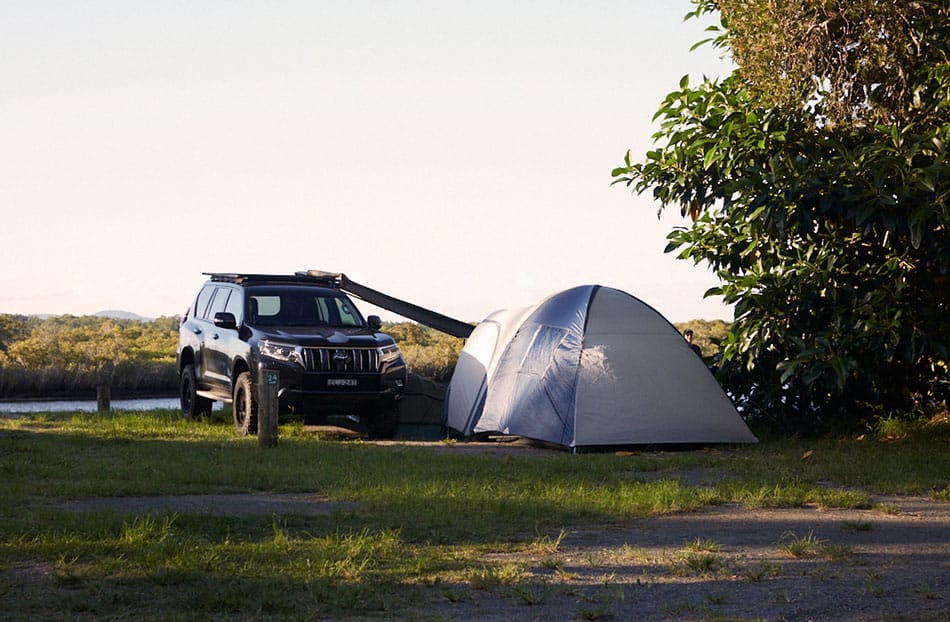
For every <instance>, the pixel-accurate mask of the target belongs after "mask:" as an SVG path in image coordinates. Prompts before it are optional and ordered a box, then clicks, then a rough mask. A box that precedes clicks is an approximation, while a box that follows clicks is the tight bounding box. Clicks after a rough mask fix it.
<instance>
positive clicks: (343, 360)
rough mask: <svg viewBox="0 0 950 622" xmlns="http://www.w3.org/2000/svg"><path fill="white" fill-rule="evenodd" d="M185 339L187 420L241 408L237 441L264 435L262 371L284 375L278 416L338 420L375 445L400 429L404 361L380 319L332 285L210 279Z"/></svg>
mask: <svg viewBox="0 0 950 622" xmlns="http://www.w3.org/2000/svg"><path fill="white" fill-rule="evenodd" d="M205 274H206V275H208V276H209V277H210V278H209V280H208V281H207V282H206V283H205V284H204V285H203V286H202V288H201V290H200V291H199V292H198V295H197V296H196V297H195V301H194V303H193V304H192V305H191V307H190V308H189V309H188V311H186V312H185V315H184V317H183V318H182V320H181V326H180V327H179V331H178V353H177V359H178V373H179V380H180V383H179V387H180V394H181V412H182V414H183V415H184V416H185V417H186V418H193V417H197V416H199V415H202V414H208V413H210V412H211V406H212V403H213V402H214V401H221V402H223V403H231V404H233V409H232V410H233V412H234V427H235V428H236V429H237V431H238V433H239V434H251V433H255V432H256V431H257V392H256V391H255V383H256V382H257V378H258V377H259V375H258V371H259V370H260V369H263V368H266V369H267V370H269V371H270V370H275V371H277V372H278V378H279V381H278V391H277V395H278V412H279V413H280V414H287V413H294V414H300V415H303V416H304V418H305V420H306V421H307V422H308V423H324V422H326V421H327V418H328V417H330V416H335V415H340V416H342V417H344V418H345V422H346V423H344V424H345V425H346V424H348V423H349V422H355V423H358V424H359V425H358V429H360V430H361V431H362V432H364V433H367V434H369V435H370V436H376V437H384V438H391V437H392V436H394V435H395V433H396V428H397V426H398V425H399V408H398V406H399V400H400V398H401V397H402V393H403V390H404V389H405V386H406V376H407V372H408V369H407V367H406V361H405V360H404V359H403V357H402V353H401V352H400V351H399V347H398V346H397V345H396V342H395V341H393V338H392V337H390V336H389V335H385V334H383V333H381V332H379V330H380V328H381V327H382V322H381V321H380V319H379V317H377V316H375V315H371V316H369V318H367V319H365V320H364V319H363V316H362V315H360V312H359V311H358V310H357V308H356V306H354V305H353V302H352V301H351V300H350V299H349V298H348V297H347V296H346V294H344V293H343V292H342V291H341V290H340V289H339V287H340V282H339V281H338V280H337V279H336V278H334V277H332V276H327V277H321V276H312V275H309V274H304V273H298V274H295V275H289V276H287V275H284V276H275V275H262V274H217V273H205Z"/></svg>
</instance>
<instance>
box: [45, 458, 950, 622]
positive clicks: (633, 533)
mask: <svg viewBox="0 0 950 622" xmlns="http://www.w3.org/2000/svg"><path fill="white" fill-rule="evenodd" d="M377 444H379V445H382V446H391V447H394V448H395V447H399V446H425V447H428V448H431V449H432V450H433V451H440V452H441V451H444V452H453V453H480V454H489V455H509V456H517V457H522V456H524V457H533V456H537V457H542V456H545V455H551V454H550V450H549V449H545V448H542V447H539V446H537V445H535V444H533V443H530V442H526V441H514V442H507V443H498V442H494V443H443V442H431V441H430V442H423V441H411V440H395V441H382V442H377ZM637 477H639V478H642V479H644V480H647V479H651V478H653V477H662V478H677V479H679V480H680V481H682V482H683V483H684V484H687V485H707V484H712V483H714V482H715V481H716V479H717V473H716V472H715V471H713V470H708V469H691V470H682V471H663V472H659V473H639V474H637ZM873 502H874V503H875V504H876V507H877V508H878V509H872V510H821V509H818V508H817V507H800V508H789V509H755V510H749V509H745V508H743V507H741V506H738V505H724V506H718V507H710V508H705V509H704V510H702V511H699V512H695V513H689V514H673V515H669V516H662V517H654V518H648V519H640V520H633V521H630V522H629V523H624V524H617V525H612V526H609V527H603V528H597V529H591V528H589V527H584V526H576V527H574V528H572V527H571V526H565V533H564V536H563V538H562V539H560V540H559V541H558V540H557V538H558V534H549V535H548V538H549V540H550V543H549V544H548V545H547V546H543V545H542V546H539V547H537V548H538V550H536V551H532V552H528V553H524V552H521V553H512V554H492V555H486V556H485V558H484V560H483V561H484V564H485V566H484V567H485V569H486V575H485V576H484V577H481V578H478V579H472V580H471V581H468V582H463V583H459V584H456V585H451V584H445V583H440V584H438V585H435V586H433V587H432V592H431V593H430V596H431V597H433V598H434V600H435V602H434V603H433V604H430V605H429V606H426V607H423V608H420V609H418V610H416V611H412V612H398V615H397V617H403V616H408V617H409V618H424V617H432V618H435V619H449V620H469V619H473V620H488V621H499V622H501V621H508V620H572V619H589V620H603V619H613V620H633V619H636V620H673V619H675V620H679V619H738V620H882V619H888V620H945V619H950V503H945V502H938V501H933V500H930V499H927V498H924V497H915V496H880V497H876V498H874V499H873ZM57 507H59V508H60V509H63V510H66V511H96V510H111V511H116V512H121V513H136V514H137V513H144V512H178V513H206V514H216V515H248V514H266V515H273V514H278V515H279V514H290V513H293V514H323V513H327V512H332V511H335V510H338V509H352V508H355V507H358V504H346V503H338V502H332V501H329V500H327V499H325V498H322V497H319V496H317V495H309V494H227V495H183V496H174V497H171V496H169V497H144V498H108V499H86V500H77V501H70V502H66V503H62V504H60V505H58V506H57Z"/></svg>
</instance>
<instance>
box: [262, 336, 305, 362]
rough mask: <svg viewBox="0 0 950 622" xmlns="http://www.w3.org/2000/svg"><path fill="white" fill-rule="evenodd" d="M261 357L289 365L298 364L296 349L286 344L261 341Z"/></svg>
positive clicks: (298, 358)
mask: <svg viewBox="0 0 950 622" xmlns="http://www.w3.org/2000/svg"><path fill="white" fill-rule="evenodd" d="M260 349H261V355H262V356H266V357H268V358H272V359H276V360H278V361H286V362H289V363H300V355H299V354H298V353H297V347H296V346H292V345H290V344H286V343H277V342H276V341H262V342H261V343H260Z"/></svg>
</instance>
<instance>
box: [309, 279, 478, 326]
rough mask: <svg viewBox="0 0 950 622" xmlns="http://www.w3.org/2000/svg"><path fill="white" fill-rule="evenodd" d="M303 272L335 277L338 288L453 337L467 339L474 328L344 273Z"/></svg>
mask: <svg viewBox="0 0 950 622" xmlns="http://www.w3.org/2000/svg"><path fill="white" fill-rule="evenodd" d="M305 274H307V275H309V276H313V277H330V278H334V279H336V280H337V281H338V282H339V284H340V289H342V290H343V291H345V292H347V293H348V294H352V295H354V296H356V297H357V298H359V299H361V300H365V301H366V302H368V303H370V304H374V305H376V306H377V307H381V308H383V309H386V310H387V311H392V312H393V313H398V314H399V315H401V316H403V317H406V318H409V319H410V320H414V321H416V322H419V323H420V324H424V325H425V326H428V327H430V328H434V329H435V330H438V331H441V332H443V333H447V334H449V335H452V336H453V337H459V338H461V339H467V338H468V336H469V335H471V334H472V331H473V330H475V327H474V326H473V325H471V324H468V323H467V322H462V321H460V320H456V319H453V318H450V317H448V316H446V315H442V314H441V313H436V312H435V311H432V310H430V309H424V308H422V307H420V306H419V305H414V304H412V303H411V302H406V301H405V300H400V299H398V298H393V297H392V296H388V295H386V294H384V293H382V292H378V291H376V290H375V289H371V288H369V287H366V286H365V285H360V284H359V283H356V282H354V281H352V280H351V279H349V278H348V277H347V276H346V275H345V274H342V273H334V272H324V271H322V270H308V271H307V272H306V273H305Z"/></svg>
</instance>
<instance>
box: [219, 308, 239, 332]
mask: <svg viewBox="0 0 950 622" xmlns="http://www.w3.org/2000/svg"><path fill="white" fill-rule="evenodd" d="M214 325H215V326H217V327H218V328H237V319H235V317H234V314H233V313H228V312H227V311H218V312H217V313H215V314H214Z"/></svg>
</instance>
